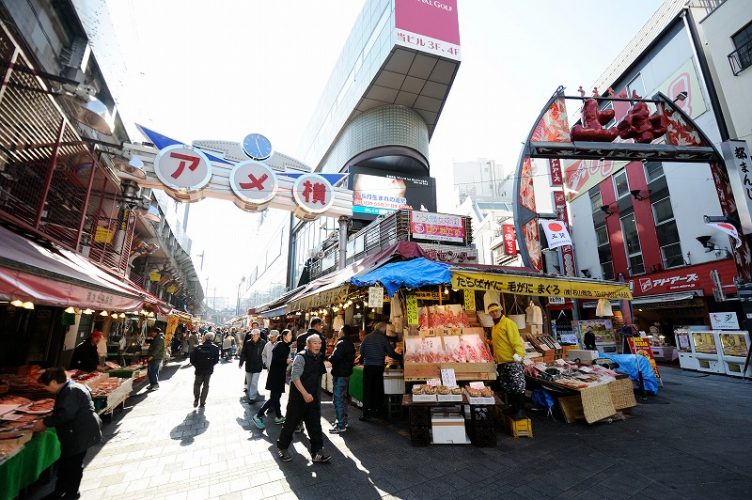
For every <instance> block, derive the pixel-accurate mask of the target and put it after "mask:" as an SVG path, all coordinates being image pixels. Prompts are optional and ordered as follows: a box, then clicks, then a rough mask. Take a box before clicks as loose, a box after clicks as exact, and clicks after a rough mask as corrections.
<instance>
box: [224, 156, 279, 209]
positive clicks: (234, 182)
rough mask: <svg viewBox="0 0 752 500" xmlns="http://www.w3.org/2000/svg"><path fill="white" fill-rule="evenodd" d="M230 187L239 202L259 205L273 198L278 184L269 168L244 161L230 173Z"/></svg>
mask: <svg viewBox="0 0 752 500" xmlns="http://www.w3.org/2000/svg"><path fill="white" fill-rule="evenodd" d="M230 187H231V188H232V192H233V193H235V196H237V197H238V198H240V199H241V200H243V201H247V202H249V203H253V204H258V205H261V204H263V203H266V202H268V201H271V199H272V198H274V195H275V194H277V188H278V187H279V183H278V182H277V176H276V175H275V174H274V171H273V170H272V169H271V168H269V167H267V166H266V165H264V164H263V163H259V162H257V161H244V162H240V163H238V164H237V165H235V166H234V167H233V169H232V171H231V172H230Z"/></svg>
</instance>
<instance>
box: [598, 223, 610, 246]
mask: <svg viewBox="0 0 752 500" xmlns="http://www.w3.org/2000/svg"><path fill="white" fill-rule="evenodd" d="M595 237H596V239H597V240H598V246H600V245H607V244H608V230H607V229H606V226H605V225H603V226H598V227H596V228H595Z"/></svg>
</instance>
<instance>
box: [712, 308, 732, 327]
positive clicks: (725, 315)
mask: <svg viewBox="0 0 752 500" xmlns="http://www.w3.org/2000/svg"><path fill="white" fill-rule="evenodd" d="M710 328H712V329H713V330H738V329H739V318H737V316H736V313H735V312H733V311H731V312H713V313H710Z"/></svg>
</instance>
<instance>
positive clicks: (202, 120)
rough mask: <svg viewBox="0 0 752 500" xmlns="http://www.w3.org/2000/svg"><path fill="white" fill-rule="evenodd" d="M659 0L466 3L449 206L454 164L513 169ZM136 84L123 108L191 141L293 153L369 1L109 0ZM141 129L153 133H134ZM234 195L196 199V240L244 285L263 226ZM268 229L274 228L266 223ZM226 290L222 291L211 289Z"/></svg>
mask: <svg viewBox="0 0 752 500" xmlns="http://www.w3.org/2000/svg"><path fill="white" fill-rule="evenodd" d="M660 3H661V2H660V0H630V1H626V0H611V1H609V2H602V1H595V0H570V1H560V0H528V1H524V2H521V1H501V0H459V7H458V11H459V20H460V37H461V46H462V64H461V66H460V70H459V73H458V75H457V78H456V79H455V81H454V84H453V87H452V90H451V93H450V95H449V98H448V100H447V103H446V105H445V107H444V110H443V113H442V115H441V118H440V120H439V124H438V126H437V128H436V131H435V133H434V135H433V138H432V140H431V149H430V161H431V173H432V175H433V176H434V177H437V179H438V181H437V184H438V186H437V188H438V189H437V191H438V198H439V200H438V201H439V209H440V210H447V209H449V208H450V207H451V205H450V200H451V199H452V195H451V193H452V181H451V165H452V162H454V161H467V160H473V159H476V158H490V159H494V160H496V161H497V162H498V163H501V164H502V165H504V167H505V168H507V169H512V168H513V167H514V164H515V162H516V161H517V156H518V154H519V149H520V143H521V141H523V140H524V138H525V136H526V134H527V133H528V131H529V129H530V127H531V125H532V121H533V120H534V119H535V117H536V116H537V114H538V112H539V111H540V108H541V107H542V106H543V104H545V102H546V100H547V99H548V97H549V96H550V95H551V94H552V93H553V92H554V90H556V88H557V87H558V86H559V85H564V86H565V87H567V89H568V91H569V92H570V93H572V94H575V93H576V89H577V87H578V86H579V85H583V86H584V87H585V88H589V86H591V85H592V82H594V81H595V80H596V79H597V77H598V76H599V75H600V73H601V72H602V71H603V70H604V69H605V68H606V67H607V66H608V64H609V63H610V62H611V61H612V60H613V59H614V58H615V57H616V56H617V55H618V54H619V52H620V51H621V50H622V49H623V48H624V46H625V45H626V44H627V43H628V42H629V40H630V39H631V38H632V37H633V36H634V35H635V34H636V33H637V31H638V30H639V29H640V28H641V27H642V26H643V24H645V22H646V21H647V20H648V19H649V18H650V16H651V15H652V13H653V12H654V11H655V10H656V9H657V8H658V6H659V5H660ZM108 4H109V7H110V12H111V16H112V22H113V25H114V28H115V33H116V35H117V37H118V40H119V42H120V44H121V51H122V54H123V64H124V66H125V67H126V68H127V82H126V86H125V89H124V91H123V95H122V96H121V97H120V99H119V100H120V101H121V104H120V112H121V115H122V117H123V119H124V120H125V121H127V122H129V123H141V124H144V125H147V126H151V127H153V128H154V129H156V130H158V131H160V132H162V133H165V134H166V135H169V136H171V137H175V138H177V139H180V140H182V141H184V142H191V141H192V140H197V139H222V140H234V141H240V140H241V139H242V138H243V137H244V136H245V135H246V134H248V133H249V132H253V131H259V132H262V133H264V134H265V135H266V136H267V137H269V138H270V139H271V141H272V143H273V144H274V147H275V149H276V150H278V151H281V152H284V153H286V154H289V155H290V156H293V157H300V156H302V152H301V151H300V150H299V149H298V148H299V145H300V143H301V138H302V134H303V131H304V129H305V127H306V125H307V123H308V120H309V119H310V117H311V115H312V113H313V111H314V108H315V106H316V104H317V102H318V97H319V96H320V95H321V93H322V90H323V88H324V85H325V83H326V81H327V79H328V77H329V74H330V72H331V70H332V68H333V66H334V64H335V62H336V60H337V58H338V56H339V53H340V51H341V49H342V46H343V44H344V42H345V39H346V38H347V36H348V34H349V32H350V30H351V27H352V25H353V23H354V20H355V18H356V16H357V15H358V13H359V12H360V10H361V8H362V6H363V4H364V1H363V0H315V1H311V0H253V1H251V0H246V1H234V0H212V1H211V2H207V1H204V0H201V1H199V0H160V1H158V2H155V1H152V0H108ZM132 136H133V139H134V140H141V138H140V137H138V136H137V135H136V134H132ZM258 229H259V226H258V224H257V222H256V218H255V216H254V215H251V214H247V213H245V212H242V211H241V210H239V209H238V208H236V207H235V206H234V205H232V204H230V203H226V202H218V201H212V200H204V201H202V202H200V203H198V204H196V205H194V206H193V207H191V215H190V225H189V232H190V235H191V237H192V238H193V240H194V247H195V248H196V249H197V252H194V253H201V251H202V250H203V249H205V250H206V258H205V272H208V273H209V274H210V281H211V283H210V288H212V289H213V288H214V287H217V292H216V293H217V294H218V295H225V296H228V297H233V298H234V296H235V293H236V290H237V284H238V281H239V278H240V276H242V275H243V274H247V273H248V272H249V270H250V269H251V268H252V267H253V264H252V262H253V259H254V256H255V251H256V249H257V248H258V249H260V250H263V247H264V242H263V236H259V235H258V232H257V231H258ZM262 229H263V228H262ZM211 293H212V294H214V291H213V290H212V291H211Z"/></svg>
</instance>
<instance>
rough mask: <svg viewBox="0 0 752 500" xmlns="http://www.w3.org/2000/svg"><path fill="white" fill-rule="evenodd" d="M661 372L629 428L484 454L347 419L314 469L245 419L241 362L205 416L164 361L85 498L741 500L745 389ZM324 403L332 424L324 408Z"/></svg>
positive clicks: (273, 431)
mask: <svg viewBox="0 0 752 500" xmlns="http://www.w3.org/2000/svg"><path fill="white" fill-rule="evenodd" d="M663 373H664V376H665V387H664V389H663V391H662V392H661V394H660V395H659V396H658V397H655V398H651V399H650V401H649V403H648V404H642V405H639V406H638V407H637V408H635V409H634V411H633V415H632V416H631V417H630V418H628V419H627V420H625V421H618V422H614V423H611V424H607V423H604V424H597V425H594V426H587V425H586V424H565V423H563V422H561V421H552V420H550V419H546V418H545V417H544V416H543V415H541V414H537V415H535V416H534V417H533V428H534V433H535V438H534V439H526V438H520V439H513V438H511V437H509V436H508V435H506V434H503V433H502V434H499V443H498V445H497V446H496V448H493V449H489V448H475V447H473V446H433V447H428V448H414V447H412V446H411V445H410V443H409V441H408V439H407V437H406V432H405V429H406V425H404V424H403V423H399V422H397V423H394V424H386V423H367V424H366V423H361V422H358V421H357V418H352V420H353V421H354V422H353V424H352V425H351V427H350V430H348V432H346V433H345V434H343V435H341V436H331V437H330V436H329V435H328V434H327V435H326V448H327V449H328V451H329V452H330V453H331V454H332V462H331V463H330V464H315V465H314V464H312V463H311V462H310V460H309V458H310V457H309V454H308V452H307V449H306V446H305V444H307V441H305V443H304V442H299V441H298V442H295V454H294V458H293V461H292V462H291V463H288V464H282V463H281V462H280V461H279V460H278V459H277V458H276V455H275V453H274V450H275V446H274V442H275V440H276V438H277V436H278V434H279V429H280V428H279V426H276V425H274V424H273V423H271V419H269V420H270V421H269V426H268V427H267V429H266V430H265V431H259V430H257V429H256V428H255V427H254V426H253V424H252V423H251V422H250V417H251V415H252V413H251V410H250V408H249V406H248V405H244V404H241V402H240V398H241V386H242V376H243V374H242V372H241V371H240V370H239V369H238V368H237V365H236V363H232V364H221V365H219V366H218V367H217V369H216V372H215V375H214V377H213V379H212V387H211V391H210V394H209V401H208V404H207V407H206V409H205V411H203V412H201V411H194V410H193V408H192V401H193V396H192V395H191V388H192V381H193V369H192V368H191V367H190V366H188V365H187V364H182V365H180V364H172V363H171V364H169V365H168V366H167V368H165V369H164V371H163V381H162V382H161V389H159V390H158V391H156V392H153V393H149V394H146V393H145V392H144V390H143V389H142V390H141V391H140V392H139V394H138V395H136V396H134V397H133V398H131V400H129V408H128V409H127V411H125V412H122V413H120V414H119V415H117V416H116V417H115V419H114V421H113V422H111V423H110V424H108V425H106V426H105V435H106V439H107V441H106V443H104V444H103V445H102V446H101V447H98V448H96V449H94V450H93V451H90V454H89V457H88V458H89V460H90V461H89V464H88V466H87V467H86V470H85V472H84V479H83V483H82V485H81V492H82V494H83V496H82V498H92V499H94V498H126V497H128V498H134V497H136V498H138V497H140V498H163V497H166V498H174V499H193V498H195V499H204V498H228V499H229V498H276V499H283V498H295V497H300V498H378V497H388V498H391V497H398V498H499V497H502V496H503V497H504V498H549V497H557V498H578V499H587V498H630V497H636V498H660V499H671V498H709V497H714V498H716V499H720V498H748V495H749V491H750V490H751V489H752V464H750V460H749V443H750V442H752V428H751V427H750V425H749V423H750V417H752V385H751V384H752V383H750V382H743V381H740V380H736V379H732V378H728V377H725V376H714V375H711V376H706V375H702V374H698V373H693V372H686V371H681V370H678V369H672V368H665V369H664V370H663ZM261 385H262V386H263V378H262V384H261ZM136 403H137V404H136ZM323 406H324V410H323V414H324V418H325V419H326V420H327V421H331V419H332V415H333V407H332V404H331V401H329V400H328V398H327V401H326V402H325V403H324V405H323ZM256 408H257V406H256ZM354 413H355V416H356V417H357V414H358V412H354ZM351 417H352V415H351ZM322 426H323V427H324V429H325V430H326V429H327V428H328V427H329V423H328V422H325V423H322Z"/></svg>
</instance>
